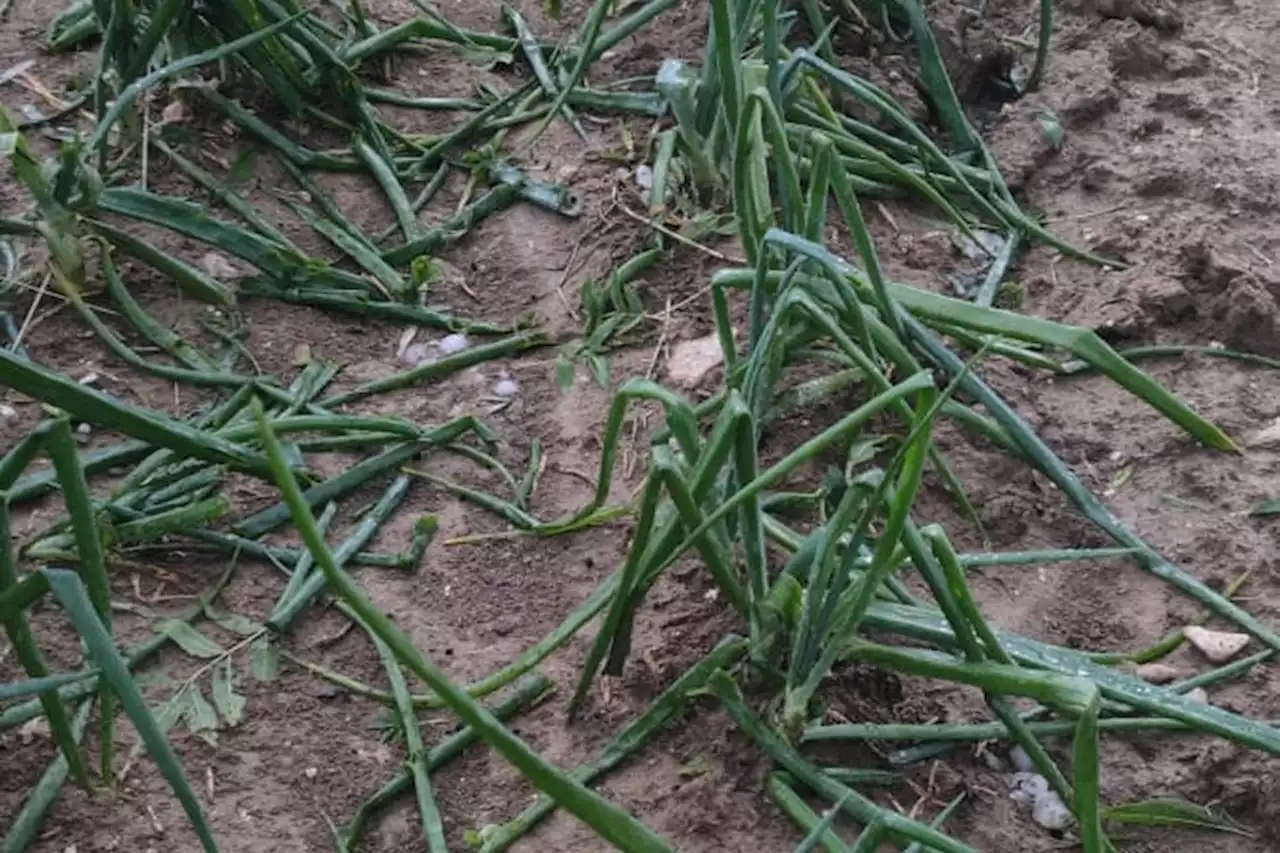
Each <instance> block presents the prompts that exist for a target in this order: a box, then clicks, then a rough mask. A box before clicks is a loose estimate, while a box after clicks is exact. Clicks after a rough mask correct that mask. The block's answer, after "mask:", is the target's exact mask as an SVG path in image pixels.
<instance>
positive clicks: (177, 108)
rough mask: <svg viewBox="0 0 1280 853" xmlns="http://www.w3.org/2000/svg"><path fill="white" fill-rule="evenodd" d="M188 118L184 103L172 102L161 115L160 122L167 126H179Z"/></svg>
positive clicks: (166, 105)
mask: <svg viewBox="0 0 1280 853" xmlns="http://www.w3.org/2000/svg"><path fill="white" fill-rule="evenodd" d="M186 117H187V110H186V108H185V107H184V106H183V105H182V101H170V102H169V103H167V104H165V108H164V110H163V111H161V113H160V120H161V121H162V122H164V123H165V124H177V123H178V122H180V121H182V120H184V119H185V118H186Z"/></svg>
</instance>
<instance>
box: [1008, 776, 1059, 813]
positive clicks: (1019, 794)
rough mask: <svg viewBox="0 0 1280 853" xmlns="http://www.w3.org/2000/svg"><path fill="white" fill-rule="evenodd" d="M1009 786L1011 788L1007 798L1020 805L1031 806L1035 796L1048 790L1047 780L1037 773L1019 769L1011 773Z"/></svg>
mask: <svg viewBox="0 0 1280 853" xmlns="http://www.w3.org/2000/svg"><path fill="white" fill-rule="evenodd" d="M1009 786H1010V787H1011V788H1012V789H1013V790H1012V792H1011V793H1010V794H1009V799H1011V800H1013V801H1014V802H1015V803H1017V804H1018V805H1020V806H1032V805H1034V804H1035V801H1036V798H1037V797H1039V796H1041V795H1042V794H1044V793H1045V792H1047V791H1048V790H1049V780H1048V779H1046V778H1044V777H1043V776H1041V775H1040V774H1039V773H1028V772H1026V771H1019V772H1018V773H1014V774H1013V777H1012V779H1011V781H1010V785H1009Z"/></svg>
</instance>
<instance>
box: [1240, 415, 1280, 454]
mask: <svg viewBox="0 0 1280 853" xmlns="http://www.w3.org/2000/svg"><path fill="white" fill-rule="evenodd" d="M1276 445H1280V418H1277V419H1276V420H1274V421H1272V422H1271V423H1270V424H1268V425H1267V426H1265V427H1263V428H1262V429H1260V430H1258V431H1257V432H1255V433H1252V434H1251V435H1248V436H1246V437H1245V440H1244V446H1245V447H1250V448H1257V447H1275V446H1276Z"/></svg>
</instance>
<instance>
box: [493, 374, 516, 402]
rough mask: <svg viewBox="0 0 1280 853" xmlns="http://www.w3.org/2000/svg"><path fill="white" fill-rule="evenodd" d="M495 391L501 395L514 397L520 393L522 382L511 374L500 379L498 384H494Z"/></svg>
mask: <svg viewBox="0 0 1280 853" xmlns="http://www.w3.org/2000/svg"><path fill="white" fill-rule="evenodd" d="M493 393H494V394H497V395H498V396H499V397H514V396H515V395H517V394H519V393H520V383H518V382H516V381H515V380H514V379H512V378H511V377H510V376H508V377H505V378H503V379H499V380H498V382H497V384H496V385H494V386H493Z"/></svg>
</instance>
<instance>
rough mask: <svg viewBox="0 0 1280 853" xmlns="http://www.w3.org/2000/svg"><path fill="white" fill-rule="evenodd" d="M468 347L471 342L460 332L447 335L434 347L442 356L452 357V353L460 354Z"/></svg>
mask: <svg viewBox="0 0 1280 853" xmlns="http://www.w3.org/2000/svg"><path fill="white" fill-rule="evenodd" d="M469 346H471V341H469V340H467V336H466V335H464V334H462V333H461V332H457V333H455V334H452V335H448V336H447V337H445V338H443V339H442V340H441V341H440V343H438V344H436V347H437V348H439V350H440V352H441V353H443V354H444V355H453V354H454V353H459V352H462V351H463V350H464V349H466V348H467V347H469Z"/></svg>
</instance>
